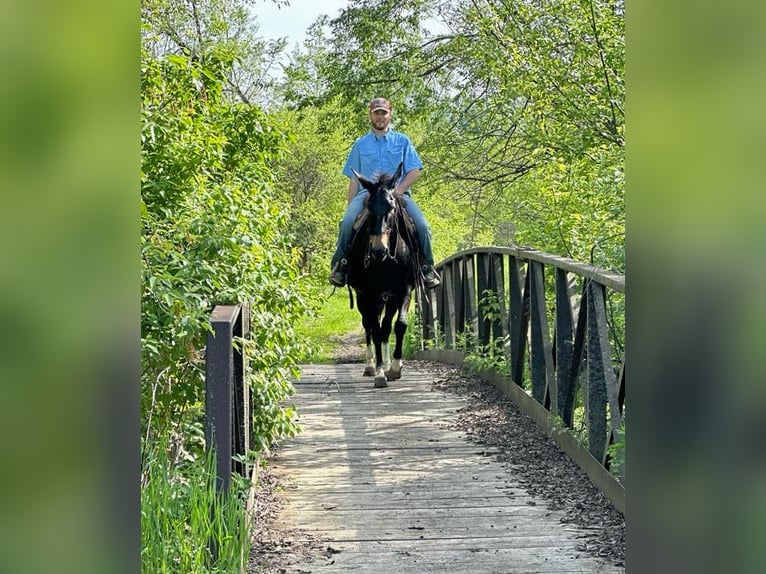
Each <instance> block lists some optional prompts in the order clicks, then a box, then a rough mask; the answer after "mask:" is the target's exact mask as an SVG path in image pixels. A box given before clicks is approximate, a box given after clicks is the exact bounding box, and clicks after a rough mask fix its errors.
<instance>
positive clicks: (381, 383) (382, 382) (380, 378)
mask: <svg viewBox="0 0 766 574" xmlns="http://www.w3.org/2000/svg"><path fill="white" fill-rule="evenodd" d="M387 386H388V384H387V383H386V375H385V373H384V372H383V369H378V371H377V372H376V373H375V388H376V389H384V388H386V387H387Z"/></svg>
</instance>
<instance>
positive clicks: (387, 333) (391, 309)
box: [380, 298, 399, 380]
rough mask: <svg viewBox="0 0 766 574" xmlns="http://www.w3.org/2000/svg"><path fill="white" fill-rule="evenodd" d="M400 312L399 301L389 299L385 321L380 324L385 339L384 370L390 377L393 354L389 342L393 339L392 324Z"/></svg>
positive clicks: (384, 316) (383, 346)
mask: <svg viewBox="0 0 766 574" xmlns="http://www.w3.org/2000/svg"><path fill="white" fill-rule="evenodd" d="M398 311H399V305H398V302H397V300H396V299H393V298H389V300H388V301H387V302H386V308H385V313H384V315H383V320H382V321H381V322H380V332H381V337H382V338H383V345H382V348H383V370H384V371H385V373H386V376H388V372H389V371H390V370H391V353H390V347H389V344H388V341H389V339H390V338H391V322H392V321H393V319H394V316H395V315H396V313H397V312H398ZM397 378H398V377H397ZM388 379H389V380H391V377H388Z"/></svg>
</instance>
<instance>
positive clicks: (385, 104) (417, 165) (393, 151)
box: [330, 98, 441, 289]
mask: <svg viewBox="0 0 766 574" xmlns="http://www.w3.org/2000/svg"><path fill="white" fill-rule="evenodd" d="M369 108H370V124H371V129H370V131H369V132H368V133H367V134H365V135H363V136H362V137H360V138H358V139H357V140H356V141H355V142H354V145H353V146H352V147H351V152H350V153H349V154H348V159H347V160H346V165H345V167H344V168H343V175H345V176H346V177H348V178H349V184H348V207H347V208H346V213H345V214H344V215H343V220H342V221H341V223H340V235H339V236H338V244H337V247H336V249H335V254H334V255H333V257H332V263H331V268H332V272H331V274H330V283H332V284H333V285H335V286H336V287H343V286H344V285H345V284H346V273H347V268H346V253H347V252H348V248H349V246H350V244H351V238H352V234H353V225H354V221H355V220H356V218H357V216H358V215H359V214H360V213H361V212H362V210H363V209H364V201H365V199H366V198H367V196H368V195H369V194H368V192H367V191H366V190H365V189H364V188H362V187H361V186H360V185H359V181H358V180H357V179H356V177H354V173H353V172H352V171H351V170H352V169H355V170H356V171H357V172H359V173H361V174H362V175H364V176H366V177H374V176H375V175H377V174H380V173H389V174H393V173H395V172H396V168H397V167H399V164H400V163H404V169H403V173H402V179H401V180H400V181H399V182H398V184H397V186H396V188H395V189H394V194H395V195H397V196H404V198H405V206H406V209H407V213H409V215H410V217H411V218H412V221H413V222H414V223H415V228H416V230H417V235H418V241H419V243H420V248H421V251H422V252H423V257H424V259H425V261H424V265H423V268H422V272H423V283H424V284H425V286H426V288H427V289H433V288H434V287H436V286H437V285H439V283H440V282H441V281H440V280H439V275H438V274H437V273H436V270H435V269H434V256H433V252H432V251H431V229H430V228H429V227H428V222H427V221H426V218H425V216H424V215H423V212H422V211H420V208H419V207H418V206H417V205H416V204H415V202H414V201H413V200H412V197H411V196H410V186H411V185H412V184H413V183H415V181H416V180H417V179H418V178H419V177H420V170H421V169H423V163H422V162H421V161H420V158H419V157H418V154H417V152H416V151H415V147H414V146H413V145H412V142H411V141H410V139H409V138H408V137H407V136H406V135H404V134H402V133H400V132H397V131H395V130H393V129H391V128H390V127H389V124H390V123H391V111H392V106H391V102H389V101H388V100H387V99H385V98H374V99H373V100H372V101H371V102H370V106H369Z"/></svg>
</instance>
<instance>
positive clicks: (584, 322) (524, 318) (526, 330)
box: [421, 247, 625, 469]
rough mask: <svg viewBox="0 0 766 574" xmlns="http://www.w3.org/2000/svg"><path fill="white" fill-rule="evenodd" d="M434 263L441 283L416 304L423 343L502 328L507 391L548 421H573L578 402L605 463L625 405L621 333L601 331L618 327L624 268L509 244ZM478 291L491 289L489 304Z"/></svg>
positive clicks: (484, 339) (450, 341)
mask: <svg viewBox="0 0 766 574" xmlns="http://www.w3.org/2000/svg"><path fill="white" fill-rule="evenodd" d="M437 269H438V270H439V272H440V273H441V276H442V284H441V285H440V286H439V287H438V288H437V289H436V290H435V291H432V292H431V297H430V300H427V301H425V302H424V305H423V309H422V310H421V321H422V328H423V333H422V335H423V340H424V341H426V342H428V341H431V343H427V344H426V346H428V347H434V346H437V347H438V346H443V347H445V348H446V349H448V350H456V349H458V348H459V346H460V343H461V341H465V340H466V338H467V337H466V335H470V336H469V337H468V338H470V337H473V338H475V339H476V340H477V341H478V343H479V344H480V345H484V346H487V345H489V344H490V342H491V340H492V339H497V338H498V337H503V338H504V341H505V342H506V347H505V352H506V358H507V361H508V365H507V366H508V367H509V369H508V370H509V372H510V381H511V382H512V384H513V385H515V386H516V387H517V389H516V390H518V389H523V390H524V391H525V393H526V395H528V396H531V398H533V399H534V401H535V402H536V403H538V405H539V406H542V407H543V408H544V409H545V411H546V412H547V413H548V417H547V419H548V421H547V422H546V423H545V424H547V425H548V426H549V427H555V425H557V424H560V423H559V422H554V421H560V422H561V423H563V425H564V426H566V427H568V428H569V429H572V428H573V425H574V422H575V408H576V405H582V409H581V411H582V410H584V423H585V425H586V428H587V450H588V452H589V453H590V455H592V457H593V459H595V461H597V462H598V464H600V465H601V466H602V467H603V468H607V469H608V468H609V466H610V462H611V461H610V457H609V449H608V447H609V445H610V444H612V443H613V442H615V441H617V440H618V433H619V431H620V429H621V426H622V418H623V416H624V409H625V359H624V356H625V354H624V337H623V336H618V337H614V336H612V337H610V330H611V332H612V334H614V332H615V330H616V329H619V330H623V329H624V293H625V278H624V276H622V275H619V274H616V273H611V272H609V271H605V270H603V269H599V268H597V267H594V266H592V265H587V264H583V263H579V262H577V261H574V260H571V259H567V258H563V257H558V256H555V255H550V254H547V253H543V252H540V251H535V250H531V249H525V248H514V247H479V248H474V249H469V250H465V251H461V252H459V253H456V254H454V255H452V256H450V257H448V258H447V259H445V260H444V261H442V262H440V263H439V264H438V265H437ZM487 290H489V291H491V292H492V293H494V295H495V297H496V303H495V305H494V307H493V312H491V313H487V311H488V310H489V309H490V305H492V301H491V299H490V298H488V297H487V296H486V291H487ZM493 298H494V297H493ZM608 303H611V304H609V305H608ZM615 307H619V308H620V309H619V311H621V312H620V313H614V308H615ZM617 315H619V317H617ZM527 353H529V356H528V357H527ZM527 368H528V370H529V372H528V376H527ZM517 394H518V393H517ZM535 408H537V409H538V410H539V407H535ZM578 415H579V413H578ZM538 418H539V417H538ZM538 422H542V421H538ZM581 466H582V464H581Z"/></svg>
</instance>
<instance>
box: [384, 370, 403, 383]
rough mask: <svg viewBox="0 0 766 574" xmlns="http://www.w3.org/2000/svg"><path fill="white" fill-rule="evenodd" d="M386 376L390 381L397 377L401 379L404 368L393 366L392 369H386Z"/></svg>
mask: <svg viewBox="0 0 766 574" xmlns="http://www.w3.org/2000/svg"><path fill="white" fill-rule="evenodd" d="M386 378H387V379H388V380H389V381H395V380H397V379H401V378H402V370H401V369H395V368H393V367H392V368H391V369H389V370H388V371H386Z"/></svg>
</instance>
